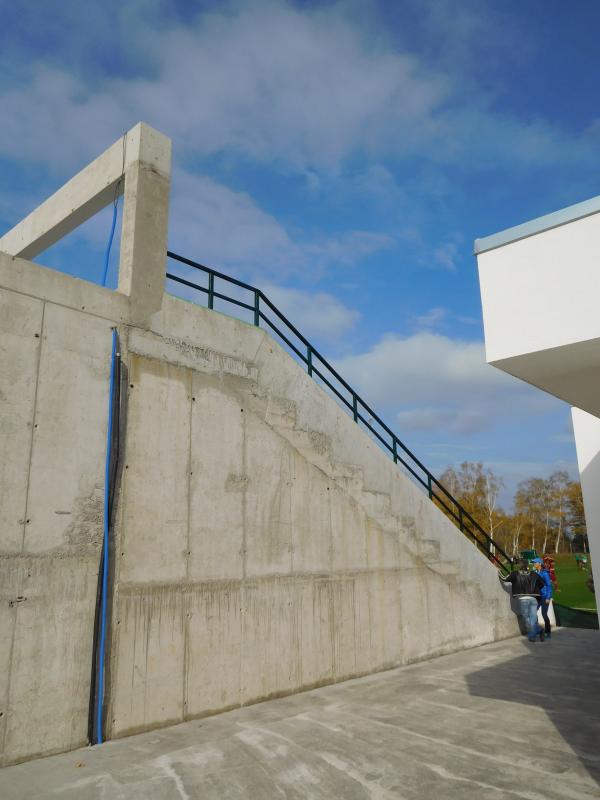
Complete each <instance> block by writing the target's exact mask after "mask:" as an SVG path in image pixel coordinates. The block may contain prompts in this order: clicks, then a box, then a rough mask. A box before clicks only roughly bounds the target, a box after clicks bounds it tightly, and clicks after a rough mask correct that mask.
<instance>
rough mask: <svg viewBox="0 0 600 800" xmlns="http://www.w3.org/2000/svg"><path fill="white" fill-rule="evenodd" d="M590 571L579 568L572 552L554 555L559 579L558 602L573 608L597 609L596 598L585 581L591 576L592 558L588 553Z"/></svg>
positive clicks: (556, 596) (556, 597)
mask: <svg viewBox="0 0 600 800" xmlns="http://www.w3.org/2000/svg"><path fill="white" fill-rule="evenodd" d="M587 559H588V571H587V572H583V571H582V570H580V569H578V568H577V564H576V563H575V556H574V555H571V554H561V555H556V556H554V560H555V570H556V577H557V579H558V586H559V589H558V591H555V593H554V598H555V600H556V602H557V603H561V604H562V605H563V606H570V607H571V608H588V609H591V610H592V611H595V610H596V598H595V596H594V595H593V594H592V592H590V590H589V589H588V587H587V586H586V585H585V582H586V581H587V579H588V578H589V577H590V574H591V572H590V570H591V564H592V559H591V558H590V555H589V553H588V556H587Z"/></svg>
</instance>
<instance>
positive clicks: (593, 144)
mask: <svg viewBox="0 0 600 800" xmlns="http://www.w3.org/2000/svg"><path fill="white" fill-rule="evenodd" d="M0 11H1V14H2V20H3V25H2V27H1V29H0V103H1V107H2V109H3V114H2V125H1V126H0V171H1V174H2V178H3V180H2V181H1V183H0V230H5V229H8V228H10V227H11V226H12V225H13V224H14V223H15V222H16V221H18V220H19V219H20V218H21V217H22V216H23V215H24V214H26V213H27V212H28V211H30V210H31V209H32V208H33V207H35V206H36V205H37V204H38V203H39V202H40V201H41V200H43V199H44V198H45V197H46V196H47V195H48V194H49V193H50V192H52V191H53V190H55V189H56V188H57V187H58V186H59V185H61V183H63V182H64V180H66V179H67V178H68V177H70V176H71V175H72V174H73V173H74V172H75V171H77V170H78V169H80V168H81V167H82V166H84V165H85V164H86V163H87V162H88V161H89V160H90V159H92V158H94V157H95V156H96V155H97V154H99V153H100V152H101V151H102V150H104V149H105V148H106V147H107V146H108V145H110V144H111V143H112V142H113V141H115V140H116V139H117V138H118V137H119V136H120V135H121V134H122V133H123V131H125V130H127V129H128V128H130V127H132V126H133V125H134V124H135V123H136V122H137V121H138V120H140V119H141V120H144V121H145V122H148V123H149V124H151V125H153V126H155V127H156V128H158V129H159V130H161V131H163V132H164V133H165V134H167V135H168V136H170V137H171V138H172V140H173V147H174V173H173V185H172V201H171V230H170V247H171V249H173V250H176V251H177V252H180V253H182V254H184V255H187V256H189V257H191V258H195V259H197V260H199V261H202V262H204V263H209V264H211V265H213V266H215V267H217V268H221V269H223V270H224V271H228V272H230V273H231V274H234V275H237V276H239V277H241V278H245V279H247V280H250V281H252V282H254V283H256V284H257V285H259V286H261V287H263V288H265V289H266V290H267V291H268V293H269V294H270V295H271V296H272V297H273V299H274V300H275V301H276V302H277V303H278V304H280V305H281V307H282V308H283V309H284V310H285V311H286V312H287V313H288V315H289V316H290V317H291V319H292V320H293V321H295V322H296V323H297V325H298V327H300V328H301V329H302V330H303V331H305V333H306V334H307V335H308V336H309V337H310V338H312V339H314V340H315V342H316V343H317V344H318V345H319V346H320V347H321V348H322V350H323V351H324V352H325V354H327V355H329V356H331V358H332V360H334V361H335V363H336V364H337V365H338V367H339V369H340V371H341V372H342V374H344V375H345V376H346V377H347V378H348V380H349V381H350V382H351V383H353V384H354V385H355V386H356V387H357V388H358V389H359V390H360V391H362V392H363V394H364V396H365V399H366V400H367V401H369V402H370V403H371V405H373V406H374V407H375V408H376V409H377V410H379V411H380V413H381V414H382V416H384V418H385V419H386V420H387V421H388V422H389V423H390V425H391V426H392V427H393V428H394V429H395V430H396V431H397V433H398V434H399V435H400V437H401V438H403V439H404V441H405V442H406V443H407V444H408V445H409V446H410V447H412V449H413V450H415V451H416V453H417V454H418V455H419V456H420V457H421V458H422V459H423V460H424V461H425V463H426V464H428V465H429V466H430V468H431V469H433V470H434V471H438V472H439V471H441V470H442V469H443V468H444V467H445V466H446V465H448V464H451V463H459V462H460V461H462V460H465V459H467V460H482V461H484V462H485V463H486V464H489V465H490V466H492V468H494V469H495V470H496V471H497V472H498V473H500V474H501V475H502V476H503V477H504V479H505V481H506V483H507V487H508V489H507V495H508V494H509V493H510V490H511V489H512V488H513V487H514V485H515V484H516V482H518V481H519V480H521V479H523V478H525V477H529V476H530V475H534V474H535V475H545V474H548V473H549V472H551V471H552V470H554V469H556V468H567V469H569V470H570V471H571V472H572V474H573V475H575V474H576V470H575V451H574V445H573V440H572V432H571V426H570V416H569V409H568V407H567V406H566V405H565V404H563V403H561V402H559V401H557V400H554V399H552V398H549V397H548V396H546V395H543V394H542V393H540V392H537V391H535V390H533V389H530V388H529V387H527V386H525V385H524V384H522V383H520V382H518V381H517V380H515V379H512V378H509V377H507V376H505V375H503V374H501V373H499V372H498V371H496V370H494V369H493V368H491V367H488V366H487V365H485V361H484V351H483V333H482V325H481V308H480V300H479V286H478V281H477V272H476V264H475V259H474V258H473V255H472V245H473V240H474V238H476V237H479V236H485V235H487V234H490V233H493V232H496V231H498V230H501V229H503V228H506V227H509V226H511V225H514V224H518V223H519V222H523V221H525V220H527V219H531V218H533V217H536V216H539V215H541V214H545V213H548V212H550V211H553V210H555V209H557V208H561V207H563V206H565V205H569V204H571V203H575V202H578V201H580V200H583V199H586V198H587V197H590V196H594V195H596V194H598V193H599V184H600V181H599V179H598V175H599V174H600V173H599V167H600V114H599V112H598V110H597V103H596V102H595V100H596V98H597V94H598V91H597V76H598V74H599V70H600V54H599V51H598V47H597V41H596V39H597V37H596V33H597V30H598V26H599V24H600V5H598V4H596V3H592V2H588V3H579V4H576V5H575V6H572V5H571V6H570V7H569V6H568V5H567V4H565V3H563V2H559V1H558V0H530V2H528V3H522V2H512V0H504V1H503V2H502V3H498V2H485V0H477V2H475V1H474V0H462V2H460V3H455V2H450V0H448V1H446V0H440V1H438V2H435V0H432V2H428V3H424V2H422V0H396V2H370V3H365V2H339V3H319V2H295V3H294V2H275V1H273V2H262V1H261V0H255V1H254V2H232V3H228V2H220V3H208V2H199V3H191V2H185V3H184V2H159V1H158V0H137V1H136V0H134V1H133V2H128V3H116V2H112V0H106V2H103V3H80V2H73V1H72V0H63V1H62V2H60V3H59V2H50V1H48V2H45V3H39V2H33V1H32V0H21V2H20V3H19V4H18V5H15V4H14V3H8V2H6V0H0ZM109 229H110V216H109V212H108V211H107V212H104V213H102V214H100V215H98V216H97V217H96V218H94V219H93V220H91V221H90V222H89V223H87V224H86V225H85V226H83V227H82V228H81V229H80V230H79V231H78V232H77V233H75V234H72V236H71V237H70V239H69V240H65V242H64V243H62V244H61V245H58V246H56V247H54V248H52V249H51V250H49V251H47V253H45V254H43V255H41V256H40V257H39V259H38V260H39V261H40V262H41V263H44V264H47V265H50V266H54V267H57V268H61V269H63V270H65V271H68V272H72V273H73V274H77V275H80V276H81V277H85V278H87V279H89V280H96V281H97V280H99V279H100V276H101V274H102V262H103V250H104V247H105V244H106V240H107V238H108V232H109ZM117 241H118V240H117ZM117 249H118V248H115V251H116V250H117ZM115 280H116V261H115V259H113V263H112V265H111V274H110V281H112V282H113V284H114V281H115ZM515 324H518V320H516V321H515ZM507 495H506V496H507ZM506 496H505V499H506Z"/></svg>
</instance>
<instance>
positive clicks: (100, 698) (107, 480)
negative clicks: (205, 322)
mask: <svg viewBox="0 0 600 800" xmlns="http://www.w3.org/2000/svg"><path fill="white" fill-rule="evenodd" d="M115 208H116V206H115ZM113 228H114V225H113ZM109 249H110V248H109ZM117 343H118V336H117V331H116V330H115V329H114V328H113V332H112V355H111V362H110V386H109V392H108V430H107V434H106V465H105V472H104V538H103V542H102V582H101V593H100V637H99V646H98V691H97V695H96V698H97V700H96V742H97V743H98V744H102V742H103V738H102V710H103V706H104V659H105V650H106V617H107V609H108V561H109V549H108V546H109V539H108V534H109V529H110V513H111V505H110V492H111V474H110V470H111V463H112V434H113V407H114V394H115V364H116V359H117Z"/></svg>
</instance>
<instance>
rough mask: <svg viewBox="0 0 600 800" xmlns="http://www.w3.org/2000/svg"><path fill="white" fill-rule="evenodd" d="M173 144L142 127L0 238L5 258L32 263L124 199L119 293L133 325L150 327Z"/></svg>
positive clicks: (161, 269) (162, 258) (157, 300)
mask: <svg viewBox="0 0 600 800" xmlns="http://www.w3.org/2000/svg"><path fill="white" fill-rule="evenodd" d="M170 180H171V141H170V140H169V139H168V138H167V137H166V136H164V135H163V134H162V133H159V132H158V131H156V130H154V129H153V128H151V127H150V126H148V125H146V124H145V123H143V122H139V123H138V124H137V125H136V126H135V127H134V128H132V129H131V130H130V131H128V132H127V133H126V134H125V135H124V136H122V137H121V138H120V139H119V140H118V141H116V142H115V143H114V144H113V145H111V147H109V148H108V149H107V150H106V151H105V152H104V153H102V155H100V156H98V158H97V159H95V161H93V162H92V163H91V164H88V166H87V167H85V168H84V169H83V170H81V172H79V173H78V174H77V175H75V176H74V177H73V178H71V180H69V181H68V182H67V183H65V184H64V186H62V187H61V188H60V189H59V190H58V191H57V192H55V193H54V194H53V195H52V196H51V197H49V198H48V199H47V200H46V201H44V202H43V203H42V204H41V205H40V206H38V208H36V209H35V210H34V211H32V212H31V214H29V215H28V216H27V217H25V219H23V220H22V221H21V222H19V223H18V224H17V225H15V227H14V228H12V229H11V230H10V231H8V232H7V233H6V234H5V235H4V236H3V237H2V238H0V251H3V252H5V253H8V254H10V255H12V256H20V257H21V258H28V259H32V258H34V257H35V256H36V255H38V254H39V253H41V252H43V251H44V250H46V249H47V248H48V247H50V246H51V245H53V244H55V243H56V242H58V241H59V240H60V239H62V238H63V237H64V236H66V235H67V234H69V233H70V232H71V231H72V230H74V229H75V228H77V227H78V226H79V225H81V224H82V223H83V222H85V221H86V220H87V219H89V218H90V217H92V216H93V215H94V214H96V213H97V212H98V211H100V209H102V208H104V207H105V206H106V205H108V204H109V203H111V202H112V201H113V200H114V198H115V197H116V196H117V195H120V194H124V196H125V201H124V205H123V226H122V235H121V253H120V261H119V285H118V291H119V292H121V293H122V294H124V295H126V296H127V297H128V298H129V304H130V322H132V323H133V324H135V325H141V326H146V325H147V324H148V321H149V319H150V317H151V316H152V314H154V313H155V312H156V311H158V310H159V309H160V307H161V304H162V296H163V292H164V283H165V265H166V251H167V229H168V221H169V188H170Z"/></svg>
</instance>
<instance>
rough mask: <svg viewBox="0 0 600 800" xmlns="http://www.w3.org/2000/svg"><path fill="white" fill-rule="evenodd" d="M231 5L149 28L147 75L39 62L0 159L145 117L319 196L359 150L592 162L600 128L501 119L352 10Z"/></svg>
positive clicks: (74, 148) (93, 141) (195, 145)
mask: <svg viewBox="0 0 600 800" xmlns="http://www.w3.org/2000/svg"><path fill="white" fill-rule="evenodd" d="M222 8H223V9H224V10H221V11H220V12H213V13H203V14H201V15H198V17H197V18H196V21H195V22H193V23H190V24H187V25H186V26H185V27H184V26H183V25H181V24H177V23H176V22H171V24H170V25H164V26H163V27H162V28H159V27H155V28H149V27H148V26H146V27H144V26H142V27H141V31H140V33H139V37H140V39H141V40H142V41H143V42H144V51H145V58H146V60H152V61H153V63H152V68H151V69H150V68H149V66H148V65H147V64H146V65H145V70H144V74H143V75H140V74H137V75H136V74H131V75H130V77H128V78H114V77H108V78H105V79H104V80H100V81H98V80H96V81H94V82H93V83H92V82H91V81H90V80H89V79H87V80H86V79H85V78H83V77H79V76H78V77H76V73H75V72H74V71H73V70H70V71H67V70H65V69H60V68H59V67H58V66H54V67H48V66H43V65H41V64H35V63H34V66H33V67H31V66H30V65H29V64H27V66H26V73H27V75H28V76H29V77H28V79H27V78H25V79H24V80H22V81H21V82H20V83H19V85H18V86H15V87H13V88H9V89H7V90H5V91H4V92H2V93H0V102H1V103H2V108H3V125H2V127H1V128H0V152H2V153H3V154H5V155H9V156H12V157H16V158H21V159H34V160H37V161H42V162H46V161H48V160H49V151H48V143H49V141H51V143H52V161H53V162H54V164H55V166H56V167H58V168H61V167H64V166H65V165H69V166H71V165H76V164H80V163H85V161H87V160H88V159H89V158H90V157H92V156H93V155H94V154H96V153H97V152H98V151H99V150H101V149H103V148H104V147H106V146H107V145H108V144H110V143H111V142H112V141H113V140H115V139H116V138H117V137H118V136H119V135H120V134H121V133H122V132H123V130H124V129H126V128H128V127H130V126H131V125H133V124H135V122H137V121H138V120H139V119H144V120H146V121H148V122H149V123H151V124H154V125H155V126H156V127H159V128H160V129H161V130H164V131H165V132H166V133H168V134H169V135H170V136H172V137H173V139H174V141H175V145H176V153H177V154H178V155H179V156H180V155H182V154H183V153H186V154H188V155H193V156H195V157H198V156H208V155H214V154H219V153H227V154H228V155H229V156H236V155H237V156H238V157H244V158H248V157H249V158H251V159H254V160H257V161H260V162H267V163H269V164H271V165H272V164H281V165H285V166H286V168H289V167H292V168H294V169H296V170H298V171H299V172H301V173H303V174H305V175H306V176H307V179H308V180H309V184H310V186H312V187H313V188H314V187H317V186H318V172H319V171H321V172H323V171H325V172H333V173H335V172H337V171H338V170H339V169H340V167H341V165H342V164H343V163H344V162H345V161H347V160H348V159H350V158H352V157H354V156H357V155H363V156H366V157H367V158H369V159H370V160H373V158H377V157H383V158H386V157H389V158H392V159H394V158H396V159H397V158H401V159H402V158H406V157H413V156H414V155H415V154H424V155H426V156H427V157H428V158H429V159H431V160H432V161H434V162H435V161H450V162H456V161H458V162H461V163H464V164H467V165H468V164H473V165H481V164H482V163H484V164H485V163H489V164H492V163H493V164H496V163H497V162H498V161H499V160H500V159H505V160H506V159H509V160H510V161H511V162H512V163H514V162H515V161H517V162H519V163H527V164H551V163H554V162H556V161H558V162H560V163H565V162H566V163H572V162H576V161H579V162H581V161H582V159H585V158H590V157H593V156H594V151H595V144H596V143H597V142H596V136H595V133H594V129H593V127H592V128H589V129H588V130H587V131H582V132H581V133H580V134H579V135H577V134H575V135H573V134H571V133H569V132H565V131H562V130H561V129H559V128H557V127H553V126H552V125H550V124H549V123H548V122H547V121H545V120H544V119H534V120H533V121H531V120H529V119H528V120H520V119H518V118H516V117H514V116H510V115H509V114H506V113H500V112H495V111H494V108H493V106H492V105H491V104H490V98H489V97H488V96H487V95H486V93H485V91H484V90H483V89H481V88H477V87H476V86H472V88H471V90H470V91H469V93H468V101H467V102H465V93H464V76H463V75H459V74H458V73H457V74H452V73H451V72H449V71H447V70H446V71H444V70H443V69H442V66H441V65H439V66H438V67H437V71H434V70H432V69H431V67H429V68H428V69H426V68H424V67H423V64H422V63H421V62H420V61H419V59H418V58H416V57H415V56H414V55H412V54H410V53H409V52H408V51H406V50H405V51H404V52H401V51H399V50H397V49H394V48H393V47H392V46H391V44H389V43H388V42H386V40H385V39H384V38H383V37H381V36H378V35H374V34H373V30H371V29H364V30H363V28H361V26H360V25H359V24H358V22H357V21H356V20H353V19H352V17H351V15H350V14H349V13H347V10H344V9H343V8H342V7H340V6H333V7H330V8H328V9H310V10H309V9H306V8H305V9H302V10H299V9H296V8H293V7H292V6H290V5H287V4H286V3H277V2H263V3H255V4H252V5H250V4H240V5H238V6H237V7H235V8H234V9H233V10H232V8H231V7H230V6H229V7H228V6H225V7H222ZM136 30H137V28H136ZM466 32H467V34H468V32H469V29H468V26H467V30H466ZM121 35H122V36H125V31H124V30H122V31H121ZM96 46H97V43H94V47H96ZM137 49H138V50H139V49H140V48H139V47H138V48H137ZM55 63H56V62H55ZM23 69H25V67H24V68H23ZM376 177H379V179H380V180H381V179H382V178H384V177H385V176H382V175H379V176H376ZM454 256H455V254H454V253H453V252H452V248H451V247H450V246H445V247H442V248H441V249H440V251H439V254H438V257H439V261H440V263H442V264H443V265H445V266H446V267H448V268H452V265H453V263H454Z"/></svg>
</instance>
